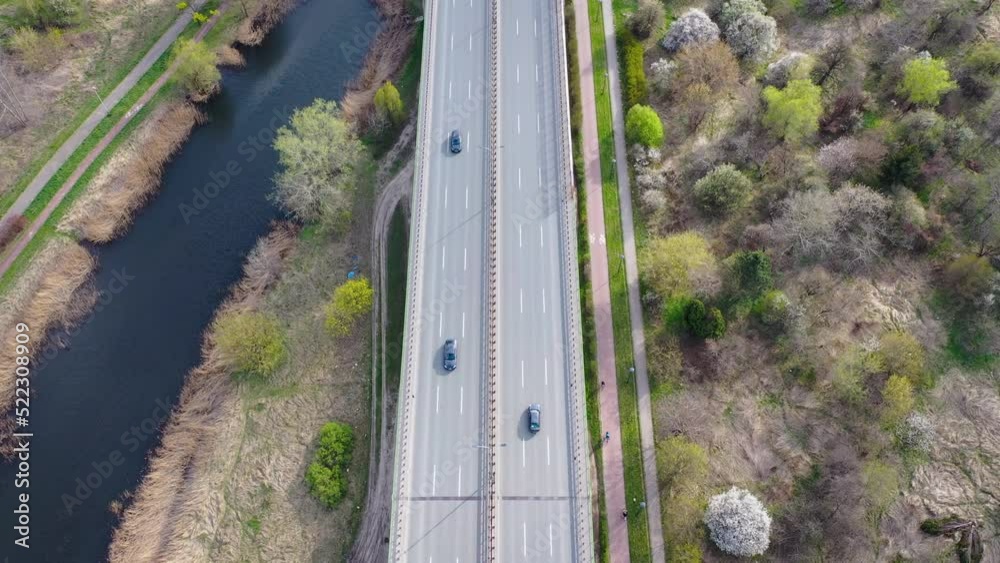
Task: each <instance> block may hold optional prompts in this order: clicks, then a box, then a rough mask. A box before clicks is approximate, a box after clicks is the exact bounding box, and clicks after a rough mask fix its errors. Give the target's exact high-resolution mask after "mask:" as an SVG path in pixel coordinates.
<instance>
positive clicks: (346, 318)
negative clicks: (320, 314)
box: [326, 278, 375, 336]
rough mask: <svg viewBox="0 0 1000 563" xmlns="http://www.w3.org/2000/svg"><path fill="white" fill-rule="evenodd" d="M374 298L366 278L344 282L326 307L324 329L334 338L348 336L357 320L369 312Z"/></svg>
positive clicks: (373, 292)
mask: <svg viewBox="0 0 1000 563" xmlns="http://www.w3.org/2000/svg"><path fill="white" fill-rule="evenodd" d="M374 296H375V290H373V289H372V286H371V284H370V283H369V282H368V279H367V278H355V279H353V280H348V281H346V282H344V283H343V284H342V285H341V286H340V287H338V288H337V289H336V290H334V292H333V298H332V299H331V300H330V302H329V303H327V305H326V329H327V330H329V331H330V332H331V333H332V334H334V335H336V336H347V335H348V334H350V333H351V329H352V328H354V324H355V323H356V322H357V321H358V318H360V317H361V316H362V315H364V314H365V313H368V312H370V311H371V309H372V300H373V298H374Z"/></svg>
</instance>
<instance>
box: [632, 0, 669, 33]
mask: <svg viewBox="0 0 1000 563" xmlns="http://www.w3.org/2000/svg"><path fill="white" fill-rule="evenodd" d="M661 27H663V6H662V5H661V4H660V3H659V2H658V1H653V0H641V1H640V2H639V6H638V7H637V8H636V10H635V12H633V13H632V14H631V15H630V16H629V17H628V28H629V30H631V31H632V33H633V34H635V36H636V37H638V38H639V39H649V37H650V36H651V35H653V33H654V32H656V31H657V30H659V29H660V28H661Z"/></svg>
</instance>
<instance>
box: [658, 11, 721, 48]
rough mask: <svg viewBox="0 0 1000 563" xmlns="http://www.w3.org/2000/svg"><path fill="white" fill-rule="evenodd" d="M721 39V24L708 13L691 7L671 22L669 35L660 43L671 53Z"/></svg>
mask: <svg viewBox="0 0 1000 563" xmlns="http://www.w3.org/2000/svg"><path fill="white" fill-rule="evenodd" d="M718 39H719V26H717V25H715V22H713V21H712V18H710V17H708V14H706V13H705V12H703V11H701V10H698V9H690V10H688V11H687V12H684V15H682V16H681V17H679V18H677V19H676V20H674V21H673V23H671V24H670V28H669V29H668V30H667V35H666V36H665V37H664V38H663V41H662V42H661V43H660V45H662V46H663V48H664V49H666V50H667V51H668V52H670V53H674V52H677V51H679V50H681V49H683V48H684V47H687V46H689V45H694V44H697V43H709V42H712V41H717V40H718Z"/></svg>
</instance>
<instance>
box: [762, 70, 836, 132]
mask: <svg viewBox="0 0 1000 563" xmlns="http://www.w3.org/2000/svg"><path fill="white" fill-rule="evenodd" d="M822 93H823V89H822V88H820V87H819V86H816V85H815V84H813V83H812V82H809V81H808V80H792V81H790V82H789V83H788V86H786V87H785V88H784V89H781V90H779V89H777V88H775V87H774V86H768V87H767V88H764V100H765V101H766V102H767V112H766V113H765V114H764V120H763V122H764V126H766V127H767V128H768V129H770V130H771V132H772V133H774V134H775V135H776V136H778V137H780V138H783V139H785V140H786V141H789V142H792V143H798V142H800V141H802V140H803V139H805V138H806V137H808V136H810V135H812V134H813V133H815V132H816V130H817V129H819V116H820V114H821V113H822V112H823V104H822V102H821V101H820V96H821V95H822Z"/></svg>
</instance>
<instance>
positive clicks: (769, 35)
mask: <svg viewBox="0 0 1000 563" xmlns="http://www.w3.org/2000/svg"><path fill="white" fill-rule="evenodd" d="M725 36H726V42H727V43H729V47H730V48H731V49H732V50H733V54H735V55H736V56H737V57H739V58H741V59H743V60H744V61H747V62H749V63H760V62H764V61H766V60H767V59H769V58H771V55H773V54H774V52H775V51H777V50H778V24H777V23H775V21H774V18H772V17H770V16H765V15H763V14H759V13H756V12H751V13H747V14H743V15H742V16H740V17H739V18H737V19H736V21H734V22H733V23H732V24H731V25H729V26H728V27H726V28H725Z"/></svg>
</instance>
